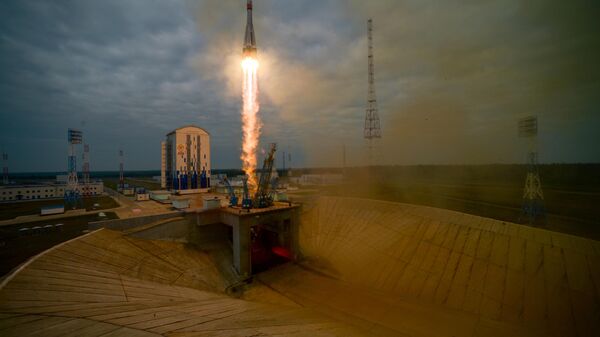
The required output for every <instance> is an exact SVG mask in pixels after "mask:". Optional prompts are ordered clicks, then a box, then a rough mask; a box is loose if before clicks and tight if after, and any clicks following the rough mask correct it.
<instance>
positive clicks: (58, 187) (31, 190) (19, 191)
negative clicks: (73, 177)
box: [0, 181, 104, 202]
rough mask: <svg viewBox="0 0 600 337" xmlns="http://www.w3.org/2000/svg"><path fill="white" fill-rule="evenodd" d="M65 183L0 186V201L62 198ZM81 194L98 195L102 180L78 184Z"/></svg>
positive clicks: (101, 188)
mask: <svg viewBox="0 0 600 337" xmlns="http://www.w3.org/2000/svg"><path fill="white" fill-rule="evenodd" d="M66 186H67V185H66V184H64V183H62V184H61V183H60V182H59V183H52V182H50V183H43V184H29V185H6V186H0V202H2V201H19V200H42V199H62V198H64V196H65V188H66ZM77 189H78V191H79V193H80V194H82V195H100V194H102V192H104V185H103V183H102V181H93V182H90V183H89V184H87V185H78V186H77Z"/></svg>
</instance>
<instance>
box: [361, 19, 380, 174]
mask: <svg viewBox="0 0 600 337" xmlns="http://www.w3.org/2000/svg"><path fill="white" fill-rule="evenodd" d="M367 33H368V39H369V89H368V92H367V110H366V114H365V129H364V137H365V139H366V140H367V141H368V142H369V164H371V160H372V154H371V152H372V149H373V144H372V141H373V139H376V138H381V128H380V126H379V114H378V113H377V96H376V95H375V64H374V62H373V20H372V19H369V21H367Z"/></svg>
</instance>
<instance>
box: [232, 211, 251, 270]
mask: <svg viewBox="0 0 600 337" xmlns="http://www.w3.org/2000/svg"><path fill="white" fill-rule="evenodd" d="M233 266H234V267H235V269H236V270H237V272H238V274H239V275H240V277H242V278H246V277H250V275H251V273H252V270H251V267H252V266H251V263H250V226H249V224H246V223H244V222H243V221H240V223H236V224H234V225H233Z"/></svg>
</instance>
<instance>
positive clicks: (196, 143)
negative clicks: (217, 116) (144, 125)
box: [161, 125, 210, 194]
mask: <svg viewBox="0 0 600 337" xmlns="http://www.w3.org/2000/svg"><path fill="white" fill-rule="evenodd" d="M161 157H162V160H161V187H162V188H166V189H168V190H171V191H173V192H175V193H179V194H187V193H199V192H206V191H208V188H209V187H210V134H209V133H208V132H207V131H206V130H204V129H202V128H200V127H197V126H194V125H187V126H184V127H180V128H178V129H175V130H173V131H171V132H170V133H168V134H167V136H166V140H165V141H163V142H162V143H161Z"/></svg>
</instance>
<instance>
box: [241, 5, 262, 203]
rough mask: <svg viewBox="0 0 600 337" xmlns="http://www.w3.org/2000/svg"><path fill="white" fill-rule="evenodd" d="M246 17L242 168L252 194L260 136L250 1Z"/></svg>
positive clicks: (254, 45) (255, 185)
mask: <svg viewBox="0 0 600 337" xmlns="http://www.w3.org/2000/svg"><path fill="white" fill-rule="evenodd" d="M246 9H247V11H248V17H247V22H246V35H245V37H244V47H243V49H242V57H243V60H242V70H243V72H244V79H243V85H242V99H243V107H242V154H241V157H240V158H241V159H242V168H243V169H244V171H245V172H246V175H247V176H248V190H249V192H250V194H251V195H252V194H254V193H255V192H256V189H257V185H258V184H257V181H256V149H257V148H258V139H259V136H260V127H261V123H260V119H259V118H258V110H259V104H258V60H257V59H256V39H255V38H254V27H253V25H252V0H248V2H247V4H246Z"/></svg>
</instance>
